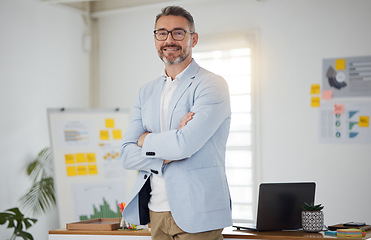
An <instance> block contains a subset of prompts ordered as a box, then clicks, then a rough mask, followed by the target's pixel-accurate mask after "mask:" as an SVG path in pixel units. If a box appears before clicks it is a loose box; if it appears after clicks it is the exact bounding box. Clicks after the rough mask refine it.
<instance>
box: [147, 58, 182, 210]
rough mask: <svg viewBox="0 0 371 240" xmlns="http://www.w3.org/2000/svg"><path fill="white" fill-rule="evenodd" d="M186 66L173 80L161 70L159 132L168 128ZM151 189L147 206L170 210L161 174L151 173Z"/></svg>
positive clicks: (152, 208)
mask: <svg viewBox="0 0 371 240" xmlns="http://www.w3.org/2000/svg"><path fill="white" fill-rule="evenodd" d="M188 67H189V65H188V66H187V67H186V68H185V69H184V70H183V71H182V72H181V73H179V74H178V75H177V76H176V77H175V79H174V80H171V77H168V76H167V75H166V73H165V70H164V71H163V74H162V76H163V77H164V78H166V81H165V84H164V87H163V90H162V94H161V103H160V124H161V132H163V131H166V130H169V129H168V123H167V122H168V121H167V120H168V119H167V117H168V113H169V104H170V101H171V99H172V97H173V95H174V92H175V90H176V88H177V86H178V85H179V82H180V78H181V77H182V76H183V74H184V72H185V71H186V70H187V69H188ZM169 160H170V159H169ZM151 189H152V190H151V198H150V200H149V203H148V208H149V209H151V210H152V211H154V212H165V211H170V205H169V201H168V198H167V193H166V183H165V178H164V176H163V175H162V176H158V175H157V174H152V175H151Z"/></svg>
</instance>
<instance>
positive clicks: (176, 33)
mask: <svg viewBox="0 0 371 240" xmlns="http://www.w3.org/2000/svg"><path fill="white" fill-rule="evenodd" d="M187 32H189V33H190V34H193V33H194V32H190V31H187V30H184V29H174V30H172V31H168V30H166V29H160V30H155V31H153V33H154V34H155V37H156V39H157V40H158V41H165V40H166V39H167V37H168V36H169V33H171V37H172V38H173V39H174V40H175V41H182V40H183V39H184V38H185V35H186V33H187Z"/></svg>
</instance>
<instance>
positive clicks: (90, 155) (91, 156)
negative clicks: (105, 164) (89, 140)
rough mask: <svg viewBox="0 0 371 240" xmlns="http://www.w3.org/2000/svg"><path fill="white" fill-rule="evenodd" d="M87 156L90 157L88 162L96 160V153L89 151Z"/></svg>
mask: <svg viewBox="0 0 371 240" xmlns="http://www.w3.org/2000/svg"><path fill="white" fill-rule="evenodd" d="M86 158H87V159H88V162H89V163H91V162H96V161H97V160H96V158H95V153H87V154H86Z"/></svg>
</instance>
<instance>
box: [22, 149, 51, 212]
mask: <svg viewBox="0 0 371 240" xmlns="http://www.w3.org/2000/svg"><path fill="white" fill-rule="evenodd" d="M52 172H53V158H52V153H51V151H50V149H49V148H44V149H43V150H41V151H40V153H39V154H38V156H37V158H36V159H35V160H34V161H33V162H31V163H30V164H29V166H28V167H27V174H29V175H30V176H31V178H32V182H33V184H32V186H31V188H30V189H29V191H28V192H27V193H26V194H25V195H24V196H22V197H21V199H20V202H21V206H22V207H25V208H28V209H30V210H31V211H32V212H33V213H34V214H36V215H37V214H40V213H46V212H47V210H49V209H50V208H51V207H53V206H56V200H55V189H54V179H53V177H52Z"/></svg>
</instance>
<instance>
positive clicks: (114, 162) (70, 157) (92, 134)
mask: <svg viewBox="0 0 371 240" xmlns="http://www.w3.org/2000/svg"><path fill="white" fill-rule="evenodd" d="M48 120H49V132H50V142H51V149H52V152H53V157H54V184H55V190H56V202H57V207H58V210H59V223H60V227H65V226H66V223H70V222H76V221H82V220H87V219H94V218H100V217H118V216H119V208H118V205H117V203H119V202H126V201H127V198H128V196H129V192H130V190H131V186H132V185H133V181H134V179H135V176H136V175H137V173H136V171H127V170H125V169H124V168H123V167H122V164H121V162H120V158H119V155H120V149H121V144H122V136H123V134H124V132H125V130H126V128H127V126H128V125H129V112H128V111H123V110H119V109H112V110H101V109H48Z"/></svg>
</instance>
